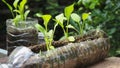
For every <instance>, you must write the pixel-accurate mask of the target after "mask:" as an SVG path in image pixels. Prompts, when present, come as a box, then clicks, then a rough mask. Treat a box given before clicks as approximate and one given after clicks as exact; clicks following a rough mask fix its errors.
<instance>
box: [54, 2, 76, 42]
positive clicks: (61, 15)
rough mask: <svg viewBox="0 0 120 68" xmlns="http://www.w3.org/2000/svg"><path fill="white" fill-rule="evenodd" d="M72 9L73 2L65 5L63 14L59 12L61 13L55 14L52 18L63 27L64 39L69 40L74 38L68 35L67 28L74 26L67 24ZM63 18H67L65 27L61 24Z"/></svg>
mask: <svg viewBox="0 0 120 68" xmlns="http://www.w3.org/2000/svg"><path fill="white" fill-rule="evenodd" d="M73 10H74V4H72V5H70V6H68V7H65V9H64V14H63V13H61V14H59V15H57V16H56V17H55V19H54V21H56V22H57V23H58V24H59V25H60V26H61V28H62V29H63V32H64V36H65V39H67V40H69V41H74V40H75V39H74V37H73V36H69V35H68V28H74V27H73V26H72V25H70V24H69V20H70V15H71V13H72V12H73ZM64 15H65V16H64ZM65 20H67V22H66V24H67V25H66V27H64V24H63V23H64V21H65Z"/></svg>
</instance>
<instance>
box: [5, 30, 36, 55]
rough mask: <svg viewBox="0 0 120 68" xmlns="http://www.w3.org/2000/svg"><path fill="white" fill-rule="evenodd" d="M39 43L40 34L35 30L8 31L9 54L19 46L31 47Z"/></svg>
mask: <svg viewBox="0 0 120 68" xmlns="http://www.w3.org/2000/svg"><path fill="white" fill-rule="evenodd" d="M37 43H38V32H37V31H36V30H35V29H24V30H14V31H8V33H7V49H8V54H10V53H11V52H12V50H13V49H15V48H16V47H17V46H27V47H28V46H31V45H36V44H37Z"/></svg>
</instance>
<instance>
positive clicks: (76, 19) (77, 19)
mask: <svg viewBox="0 0 120 68" xmlns="http://www.w3.org/2000/svg"><path fill="white" fill-rule="evenodd" d="M71 18H72V19H73V20H74V21H75V22H77V23H79V22H80V20H81V18H80V16H79V15H78V14H76V13H72V14H71Z"/></svg>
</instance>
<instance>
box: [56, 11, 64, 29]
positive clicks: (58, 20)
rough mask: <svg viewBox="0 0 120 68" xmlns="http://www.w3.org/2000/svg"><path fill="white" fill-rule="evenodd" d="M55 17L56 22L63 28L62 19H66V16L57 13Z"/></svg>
mask: <svg viewBox="0 0 120 68" xmlns="http://www.w3.org/2000/svg"><path fill="white" fill-rule="evenodd" d="M55 19H56V22H57V23H58V24H59V25H60V26H61V27H62V28H63V27H64V25H63V21H64V20H66V17H64V15H63V13H61V14H59V15H57V16H56V17H55Z"/></svg>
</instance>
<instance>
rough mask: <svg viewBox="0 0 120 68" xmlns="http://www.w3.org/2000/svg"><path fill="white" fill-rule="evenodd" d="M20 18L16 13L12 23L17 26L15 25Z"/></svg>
mask: <svg viewBox="0 0 120 68" xmlns="http://www.w3.org/2000/svg"><path fill="white" fill-rule="evenodd" d="M20 18H21V16H20V15H17V16H16V17H15V18H14V19H13V21H14V23H13V24H14V25H16V26H17V25H18V22H19V21H20V20H21V19H20Z"/></svg>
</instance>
